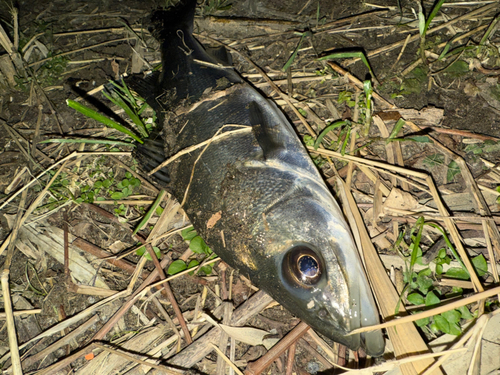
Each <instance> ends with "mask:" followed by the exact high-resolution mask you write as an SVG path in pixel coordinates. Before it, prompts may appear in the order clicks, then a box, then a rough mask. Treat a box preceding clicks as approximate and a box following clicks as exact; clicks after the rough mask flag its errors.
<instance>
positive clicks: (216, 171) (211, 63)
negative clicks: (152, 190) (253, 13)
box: [130, 0, 384, 356]
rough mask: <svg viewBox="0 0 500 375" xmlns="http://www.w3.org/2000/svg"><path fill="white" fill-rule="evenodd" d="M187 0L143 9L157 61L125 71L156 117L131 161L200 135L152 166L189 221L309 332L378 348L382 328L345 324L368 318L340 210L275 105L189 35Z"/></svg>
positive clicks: (374, 320) (370, 308) (365, 291)
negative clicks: (155, 68) (149, 71)
mask: <svg viewBox="0 0 500 375" xmlns="http://www.w3.org/2000/svg"><path fill="white" fill-rule="evenodd" d="M195 5H196V1H193V0H185V1H184V2H182V3H180V4H178V5H177V6H176V7H174V8H170V9H169V10H167V11H157V12H155V13H153V16H152V21H153V26H152V30H153V33H154V35H155V37H156V38H157V39H158V40H159V41H160V43H161V45H162V64H163V66H162V73H161V74H157V75H153V76H152V77H150V78H148V79H147V80H146V81H141V80H138V79H135V80H134V79H132V80H131V81H130V85H131V86H132V87H133V88H134V89H135V90H136V91H137V92H138V93H139V94H140V95H142V96H143V97H144V98H145V99H146V101H147V102H148V103H149V104H150V105H151V106H152V107H153V109H155V110H156V113H157V116H158V120H159V124H161V126H163V128H162V129H161V130H162V134H161V137H158V136H157V135H155V136H153V137H152V138H151V139H147V140H146V141H145V143H144V145H140V146H138V152H137V157H138V159H139V161H140V163H141V165H142V166H143V167H144V169H146V170H152V169H153V168H154V167H156V166H157V165H159V164H160V163H161V162H162V161H163V159H166V158H168V157H169V156H172V155H175V154H176V153H178V152H179V151H182V150H184V149H186V148H188V147H190V146H194V145H198V144H200V143H202V142H206V143H204V144H203V146H201V147H198V148H197V149H195V150H193V151H192V152H190V153H187V154H184V155H182V156H181V157H179V158H178V159H176V160H175V161H174V162H172V163H171V164H169V165H168V167H166V168H165V169H162V170H160V171H159V172H157V173H156V174H154V175H153V176H155V177H157V178H158V179H159V180H160V182H161V184H162V185H164V186H165V187H166V188H167V189H168V190H169V191H171V192H172V194H173V195H174V196H175V197H176V198H177V199H178V200H179V201H185V203H184V206H183V207H184V209H185V211H186V214H187V215H188V217H189V219H190V220H191V222H192V224H193V226H194V227H195V229H196V230H197V232H198V233H199V234H200V235H201V236H202V237H203V238H204V239H205V241H206V242H207V244H208V245H209V246H210V247H211V248H212V249H213V251H214V252H215V253H216V254H217V255H219V256H220V257H221V258H222V259H223V260H224V261H225V262H227V263H228V264H230V265H231V266H233V267H235V268H237V269H238V270H239V271H240V272H241V273H242V274H245V275H247V276H248V277H249V278H250V279H251V280H252V282H253V283H254V284H255V285H257V286H258V287H259V288H261V289H263V290H265V291H266V292H267V293H269V294H270V295H271V296H272V297H273V298H274V299H275V300H276V301H277V302H279V303H280V304H282V305H283V306H284V307H285V308H286V309H288V310H289V311H290V312H292V313H293V314H295V315H296V316H298V317H299V318H301V319H302V320H304V321H305V322H307V323H308V324H309V325H311V327H313V328H314V329H315V330H317V331H318V332H321V333H322V334H324V335H326V336H328V337H330V338H332V339H333V340H335V341H337V342H339V343H342V344H344V345H346V346H348V347H349V348H351V349H353V350H356V349H358V348H359V347H360V346H362V347H364V348H365V350H366V352H367V354H369V355H372V356H378V355H382V354H383V351H384V339H383V336H382V333H381V331H374V332H370V333H365V334H361V335H360V334H357V335H348V333H349V332H350V331H352V330H353V329H356V328H359V327H362V326H369V325H375V324H378V322H379V318H378V311H377V308H376V305H375V302H374V300H373V296H372V294H371V290H370V287H369V285H368V282H367V279H366V275H365V272H364V269H363V266H362V263H361V260H360V258H359V255H358V252H357V249H356V246H355V244H354V241H353V239H352V235H351V233H350V230H349V227H348V225H347V224H346V222H345V220H344V216H343V214H342V211H341V210H340V208H339V206H338V204H337V202H336V201H335V199H334V198H333V196H332V195H331V193H330V191H329V190H328V188H327V186H326V185H325V183H324V181H323V179H322V178H321V175H320V174H319V172H318V170H317V169H316V166H315V165H314V163H313V162H312V160H311V158H310V157H309V155H308V153H307V152H306V150H305V148H304V146H303V145H302V143H301V142H300V140H299V138H298V137H297V135H296V133H295V131H294V129H293V128H292V126H291V125H290V122H289V121H288V120H287V118H286V117H285V116H284V115H283V113H282V112H281V111H280V110H279V109H278V108H277V107H276V105H275V104H274V103H273V102H272V101H270V100H268V99H266V98H265V97H264V96H262V94H261V93H260V92H259V91H257V90H256V89H254V88H253V87H252V86H251V85H250V84H248V83H246V82H245V81H244V80H243V79H242V78H241V77H240V76H239V75H238V74H237V73H236V72H235V71H234V70H233V69H232V68H228V65H229V64H230V61H229V55H227V54H226V55H224V53H225V51H223V50H219V51H218V52H217V54H211V53H210V52H209V51H207V50H206V49H205V48H204V47H203V46H202V45H201V44H200V43H199V42H198V41H197V40H196V39H195V38H194V37H193V36H192V27H193V26H192V23H193V17H194V8H195ZM221 56H222V57H221ZM236 130H238V131H236ZM221 134H223V136H222V137H221V136H220V135H221ZM169 181H170V182H169ZM214 217H217V218H218V219H217V220H215V221H214V220H213V218H214ZM208 223H210V224H208Z"/></svg>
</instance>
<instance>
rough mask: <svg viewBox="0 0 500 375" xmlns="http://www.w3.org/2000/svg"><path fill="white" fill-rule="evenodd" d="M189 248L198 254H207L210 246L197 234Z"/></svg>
mask: <svg viewBox="0 0 500 375" xmlns="http://www.w3.org/2000/svg"><path fill="white" fill-rule="evenodd" d="M189 248H190V249H191V250H192V251H193V252H194V253H196V254H206V253H207V251H208V250H207V249H208V246H207V244H206V243H205V241H204V240H203V238H201V237H200V236H196V237H195V238H193V239H192V240H191V242H190V243H189Z"/></svg>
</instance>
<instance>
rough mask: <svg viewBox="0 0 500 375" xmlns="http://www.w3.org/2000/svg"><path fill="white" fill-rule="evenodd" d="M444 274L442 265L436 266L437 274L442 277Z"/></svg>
mask: <svg viewBox="0 0 500 375" xmlns="http://www.w3.org/2000/svg"><path fill="white" fill-rule="evenodd" d="M442 273H443V266H442V265H441V264H436V274H437V275H441V274H442Z"/></svg>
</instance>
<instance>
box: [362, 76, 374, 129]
mask: <svg viewBox="0 0 500 375" xmlns="http://www.w3.org/2000/svg"><path fill="white" fill-rule="evenodd" d="M363 90H364V92H365V98H366V112H365V114H366V122H365V126H364V135H365V137H366V136H368V134H369V133H370V125H371V123H372V94H373V87H372V81H370V80H366V81H364V82H363Z"/></svg>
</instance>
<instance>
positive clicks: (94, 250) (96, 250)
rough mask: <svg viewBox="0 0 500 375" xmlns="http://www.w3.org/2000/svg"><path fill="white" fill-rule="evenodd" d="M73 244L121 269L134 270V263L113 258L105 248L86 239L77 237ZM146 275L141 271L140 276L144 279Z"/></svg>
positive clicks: (128, 271) (131, 271)
mask: <svg viewBox="0 0 500 375" xmlns="http://www.w3.org/2000/svg"><path fill="white" fill-rule="evenodd" d="M71 244H72V245H73V246H76V247H79V248H80V249H82V250H83V251H86V252H87V253H89V254H92V255H94V256H95V257H97V258H99V259H103V260H105V261H106V262H108V263H109V264H111V265H113V266H115V267H118V268H120V269H122V270H123V271H125V272H127V273H129V274H133V273H134V271H135V267H136V265H135V264H133V263H131V262H129V261H127V260H124V259H114V255H113V254H111V253H109V252H108V251H106V250H103V249H101V248H100V247H99V246H96V245H94V244H93V243H90V242H88V241H85V240H84V239H82V238H79V237H77V238H76V239H75V240H74V241H73V242H72V243H71ZM147 277H148V272H146V271H143V272H142V278H143V279H145V278H147Z"/></svg>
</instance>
